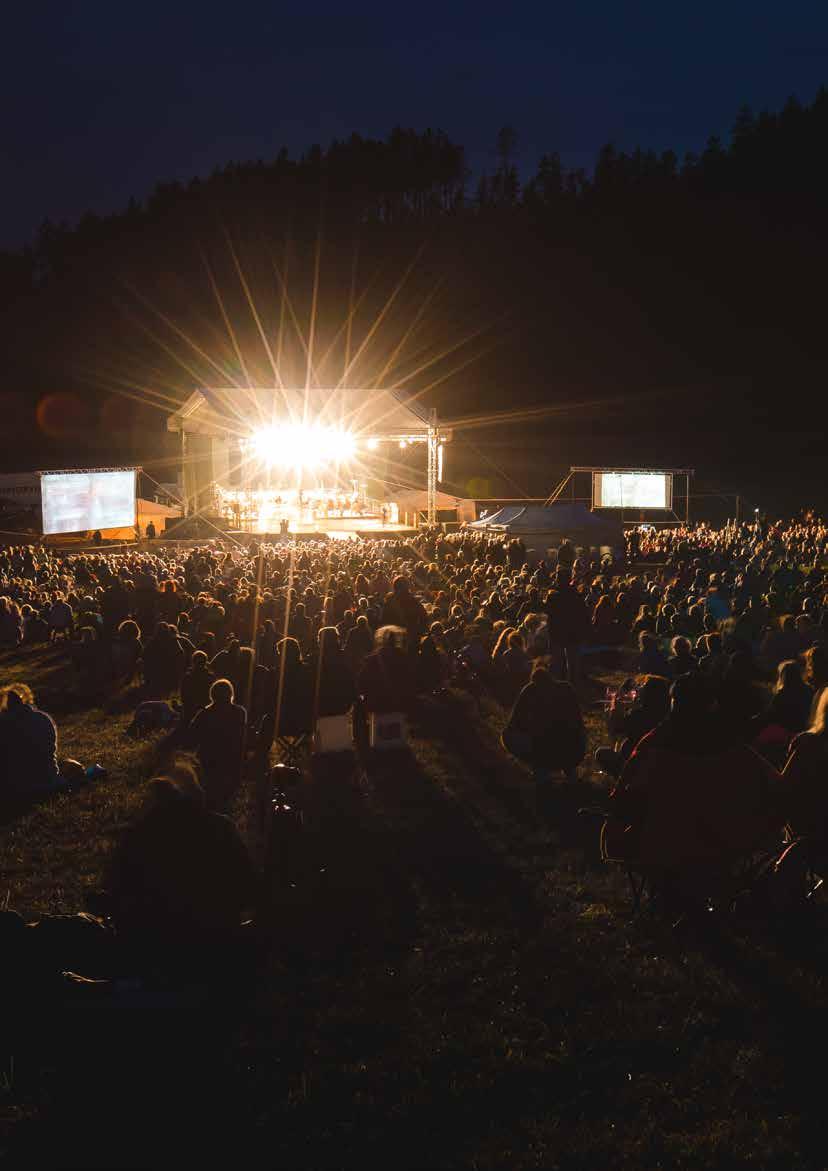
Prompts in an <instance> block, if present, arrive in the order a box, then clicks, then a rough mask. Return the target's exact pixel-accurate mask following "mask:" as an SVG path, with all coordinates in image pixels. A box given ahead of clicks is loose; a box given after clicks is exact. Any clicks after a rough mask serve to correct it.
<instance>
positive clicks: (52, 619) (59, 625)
mask: <svg viewBox="0 0 828 1171" xmlns="http://www.w3.org/2000/svg"><path fill="white" fill-rule="evenodd" d="M74 621H75V620H74V616H73V614H72V607H71V606H70V605H69V603H68V602H67V601H66V598H65V597H64V595H63V593H62V592H60V591H58V592H57V593H56V594H55V600H54V601H53V602H52V605H51V606H50V607H49V641H50V642H54V641H55V639H56V638H57V636H58V635H59V634H62V635H63V636H64V637H66V635H67V634H71V633H72V631H73V629H74Z"/></svg>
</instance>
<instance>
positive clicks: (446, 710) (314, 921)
mask: <svg viewBox="0 0 828 1171" xmlns="http://www.w3.org/2000/svg"><path fill="white" fill-rule="evenodd" d="M21 673H22V674H24V675H25V677H26V679H27V681H28V682H30V684H31V685H32V686H33V687H34V688H35V690H36V693H37V694H38V698H39V700H40V702H42V704H43V706H44V707H46V708H47V709H51V710H52V711H54V712H55V714H56V715H57V716H58V718H59V721H60V726H61V732H62V750H63V751H64V752H66V753H68V754H70V755H73V756H77V757H78V758H79V759H81V760H83V761H84V762H87V761H91V760H97V761H99V762H100V763H101V764H103V765H104V766H105V767H106V768H107V769H108V772H109V775H108V778H107V779H106V780H105V781H104V782H102V783H101V784H100V785H98V786H96V787H95V789H94V790H91V789H90V790H88V791H86V792H82V793H79V794H77V795H75V796H72V797H67V798H62V799H58V800H56V801H55V802H53V803H52V804H50V805H45V806H43V807H41V808H39V809H37V810H35V811H34V812H32V813H30V814H29V815H28V816H27V817H25V818H24V819H22V820H20V821H18V822H16V823H14V824H11V825H8V826H6V827H5V828H4V829H3V830H2V841H0V874H1V875H2V887H0V898H1V899H3V900H4V901H5V900H7V901H8V903H9V905H11V906H13V907H16V908H17V909H19V910H21V911H22V912H24V913H26V914H29V913H31V914H32V915H34V914H38V913H41V912H44V911H51V912H72V911H75V910H78V909H81V908H82V906H83V903H84V898H85V895H86V893H87V892H88V891H89V890H90V889H93V888H94V887H95V886H96V885H97V884H98V883H99V881H100V876H101V873H102V868H103V866H104V864H105V862H106V858H107V855H108V853H109V851H110V850H111V848H112V844H113V841H114V840H115V838H116V836H117V834H118V832H119V830H120V829H121V827H122V826H123V825H124V824H125V823H126V822H127V821H128V820H129V818H130V817H131V816H132V815H133V814H134V812H135V810H136V809H137V807H138V806H139V805H140V802H141V800H142V796H143V792H142V789H143V784H144V782H145V780H146V778H147V777H148V776H149V775H150V773H151V771H152V768H153V767H154V765H155V764H156V763H157V761H158V758H159V755H160V743H159V741H158V740H149V741H144V742H139V743H137V744H136V743H134V742H132V741H130V740H128V739H127V738H126V737H125V736H124V728H125V726H126V724H127V722H128V718H129V716H128V714H127V713H124V712H122V713H120V714H119V713H118V710H117V709H118V707H119V706H123V705H119V703H118V701H117V698H113V700H112V701H111V702H112V706H113V707H114V709H115V710H114V711H112V712H105V711H104V710H102V709H95V710H93V711H84V710H82V709H81V708H80V706H79V705H78V704H77V703H76V702H75V701H74V700H73V699H72V696H71V689H70V687H69V680H68V679H67V677H66V672H65V667H64V666H63V665H62V659H61V658H60V655H59V653H58V654H54V653H52V652H47V653H45V654H38V655H34V656H32V658H31V659H30V661H29V662H27V664H26V667H25V670H24V671H23V672H21V671H20V670H19V669H18V668H14V669H11V668H10V667H9V666H8V665H2V664H0V682H8V681H10V679H11V678H13V677H18V678H19V677H20V676H21ZM607 678H611V676H607V677H606V678H605V677H604V676H603V675H602V673H601V672H597V677H596V680H595V681H594V683H593V685H591V686H590V687H589V688H588V689H587V690H586V691H585V693H584V699H585V701H586V702H589V701H590V698H591V697H597V696H598V695H599V694H601V693H602V691H603V686H604V685H605V683H606V682H607ZM590 712H591V713H597V709H595V708H590ZM504 720H505V715H504V713H503V711H502V709H501V708H500V707H499V705H497V704H496V703H495V702H494V701H493V700H491V699H489V698H487V697H483V698H480V699H476V698H474V697H471V696H469V695H467V694H464V693H455V692H450V693H449V694H448V696H447V697H446V698H445V699H444V700H441V701H437V700H429V701H426V702H425V703H424V704H423V705H422V707H421V709H420V711H419V713H418V714H417V716H416V718H415V721H414V728H413V737H412V750H411V753H410V754H408V755H406V756H404V757H403V758H402V759H399V758H396V759H393V760H391V759H388V758H387V759H382V758H377V759H375V760H372V761H367V762H366V764H365V767H364V768H360V769H358V770H356V771H355V774H354V776H353V777H351V778H350V781H352V782H353V784H352V785H351V784H346V781H345V779H344V778H341V777H330V776H325V775H324V773H322V774H319V773H318V774H317V775H316V776H315V779H314V781H313V782H312V784H311V785H310V786H309V787H308V788H309V792H308V804H309V824H308V829H307V831H306V837H307V847H306V848H307V850H308V852H309V853H310V854H312V855H313V857H314V858H315V860H316V863H317V864H318V865H316V866H315V868H314V873H315V874H316V878H315V880H314V882H313V883H311V884H310V885H309V886H308V887H307V888H306V891H305V892H304V894H303V899H302V901H301V902H300V903H299V905H298V908H297V906H296V904H295V903H294V905H293V906H291V905H290V904H289V902H288V903H287V904H285V906H283V908H282V911H281V912H280V913H281V914H282V915H283V920H279V919H278V917H277V930H276V933H275V938H276V945H275V947H274V950H273V954H272V956H271V958H270V960H269V961H268V964H267V968H266V971H264V972H263V973H262V975H261V977H260V979H259V980H258V981H257V982H256V985H255V987H254V989H253V993H252V996H244V997H243V996H241V995H238V996H235V997H230V998H229V999H230V1001H231V1006H230V1009H229V1011H227V1012H226V1013H224V1014H221V1015H219V1014H218V1013H217V1012H216V1010H215V1009H210V1010H208V1011H204V1010H201V1009H199V1008H198V1007H194V1009H193V1011H192V1012H191V1013H187V1012H183V1011H181V1009H180V1008H178V1009H176V1010H175V1011H172V1012H171V1011H169V1010H167V1009H166V1008H165V1007H164V1006H163V1005H161V1006H157V1007H156V1008H155V1009H153V1010H151V1011H150V1012H149V1013H147V1012H143V1013H141V1014H137V1013H130V1011H128V1010H126V1009H124V1008H121V1009H120V1010H117V1011H114V1012H113V1011H112V1010H110V1009H108V1008H105V1007H103V1006H102V1007H97V1006H96V1007H94V1008H87V1009H86V1010H85V1011H84V1012H83V1014H81V1015H78V1017H77V1018H76V1019H75V1018H73V1019H72V1020H71V1021H70V1022H69V1023H68V1025H67V1023H66V1022H63V1024H64V1026H65V1027H64V1028H62V1029H61V1030H60V1034H61V1041H60V1044H59V1045H57V1044H56V1045H48V1044H46V1045H44V1044H43V1040H42V1036H41V1035H40V1034H42V1032H43V1030H42V1029H38V1028H37V1025H38V1024H39V1023H42V1022H32V1038H33V1041H32V1045H31V1046H27V1044H26V1043H25V1040H24V1041H22V1042H21V1040H20V1039H19V1037H20V1035H21V1030H15V1032H16V1033H17V1034H18V1037H17V1039H16V1040H15V1044H14V1047H13V1049H12V1048H11V1047H10V1046H9V1045H8V1044H7V1045H2V1044H0V1061H2V1062H3V1063H4V1064H3V1065H2V1066H0V1110H2V1119H3V1131H2V1136H3V1144H4V1145H3V1148H2V1149H3V1151H4V1154H5V1159H6V1163H7V1164H8V1165H18V1164H24V1163H25V1161H26V1160H28V1161H29V1162H30V1163H31V1165H56V1164H57V1165H65V1166H88V1165H103V1166H106V1165H109V1166H158V1165H167V1164H170V1165H172V1164H176V1165H181V1164H182V1163H184V1164H187V1163H193V1164H194V1163H196V1162H206V1163H217V1162H219V1161H223V1162H229V1163H231V1164H235V1165H238V1166H273V1167H291V1168H293V1167H305V1168H312V1167H313V1168H319V1167H365V1166H386V1165H388V1166H398V1167H444V1168H451V1167H471V1168H499V1167H504V1166H508V1167H517V1168H522V1167H527V1168H528V1167H538V1168H555V1167H566V1168H577V1167H583V1168H603V1167H659V1166H660V1167H688V1168H690V1167H692V1168H730V1167H734V1166H737V1165H741V1164H748V1165H752V1166H756V1167H779V1168H790V1167H822V1166H824V1165H826V1159H825V1157H824V1156H823V1151H822V1145H821V1144H822V1130H823V1124H822V1114H823V1107H822V1098H823V1092H822V1066H823V1055H824V1053H825V1044H824V1042H825V1036H824V1033H825V1010H826V997H825V990H824V986H823V969H824V961H825V952H824V948H823V943H822V933H823V931H824V925H823V920H822V918H821V916H820V914H819V912H817V913H816V914H815V915H814V919H813V924H812V927H811V928H810V929H809V930H808V931H806V932H804V933H802V932H799V933H779V932H777V934H776V935H773V936H772V935H771V934H770V933H769V932H768V931H762V932H754V933H751V934H748V933H746V932H744V931H737V930H736V929H735V928H734V929H732V930H731V929H725V930H722V929H720V928H718V927H716V926H715V925H714V924H712V923H711V924H710V925H709V926H708V927H705V926H702V927H698V926H694V927H693V928H692V929H691V928H679V929H677V930H676V929H674V928H672V927H671V926H670V925H669V924H665V923H662V922H660V921H658V920H657V919H655V918H652V917H648V916H643V917H640V918H638V919H637V920H633V919H632V918H631V917H630V914H629V901H628V897H627V891H626V886H625V883H624V881H623V878H622V876H619V875H618V874H616V873H614V872H611V871H608V870H607V869H605V868H603V867H602V866H601V865H600V862H599V860H598V858H597V850H596V845H597V841H596V838H597V833H596V827H595V825H594V824H590V823H588V822H585V821H584V820H583V819H582V818H579V817H577V809H578V807H579V806H582V805H584V804H590V803H591V802H593V801H595V800H596V799H600V797H601V796H602V792H603V790H602V786H601V783H600V779H599V778H597V777H593V776H591V775H589V774H588V775H587V777H586V779H585V780H584V781H583V782H582V783H579V784H578V785H575V786H568V785H566V784H564V783H563V782H561V783H552V784H550V785H548V786H546V787H545V788H544V789H542V790H537V789H536V787H535V786H534V784H533V782H532V781H531V779H530V778H529V776H528V774H526V773H525V772H524V771H523V770H521V769H520V768H519V767H518V766H515V765H513V764H512V763H511V762H510V761H509V760H507V759H506V758H505V757H504V755H503V753H502V752H501V751H500V750H499V748H498V745H497V737H498V735H499V732H500V729H501V727H502V724H503V722H504ZM589 724H590V736H591V740H592V742H593V745H594V744H595V743H597V742H599V741H600V739H602V732H603V718H602V717H600V716H599V715H597V714H591V715H590V718H589ZM237 812H238V815H239V818H240V821H241V824H242V825H243V826H245V827H246V826H247V825H248V819H247V812H248V802H247V801H246V800H245V799H244V798H243V799H242V800H241V801H240V804H239V809H238V811H237ZM250 832H251V844H252V845H253V846H254V848H256V847H257V846H258V843H257V842H256V840H255V835H254V834H253V830H252V823H250ZM183 848H186V844H183ZM282 925H283V929H282ZM6 1007H7V1008H8V1007H10V1006H6ZM12 1007H13V1006H12ZM44 1016H45V1018H46V1019H48V1006H45V1007H44ZM26 1035H27V1034H26V1031H25V1029H24V1030H22V1036H23V1037H24V1038H25V1037H26ZM35 1037H37V1041H36V1042H35V1040H34V1038H35ZM12 1059H13V1062H12Z"/></svg>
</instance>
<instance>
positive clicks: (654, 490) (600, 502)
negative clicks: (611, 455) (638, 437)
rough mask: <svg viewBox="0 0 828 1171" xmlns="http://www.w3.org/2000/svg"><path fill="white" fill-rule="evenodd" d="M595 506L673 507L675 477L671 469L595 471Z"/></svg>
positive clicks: (593, 480) (593, 491)
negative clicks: (653, 470) (655, 470)
mask: <svg viewBox="0 0 828 1171" xmlns="http://www.w3.org/2000/svg"><path fill="white" fill-rule="evenodd" d="M592 507H593V508H664V509H669V508H672V507H673V477H672V475H671V474H670V472H611V471H607V472H595V473H594V474H593V477H592Z"/></svg>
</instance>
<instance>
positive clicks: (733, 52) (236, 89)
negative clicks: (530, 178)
mask: <svg viewBox="0 0 828 1171" xmlns="http://www.w3.org/2000/svg"><path fill="white" fill-rule="evenodd" d="M3 40H4V50H5V52H4V59H3V69H2V71H1V72H0V95H1V98H2V110H3V116H2V117H3V132H2V137H1V138H0V157H2V162H3V166H2V172H3V175H4V183H3V201H2V216H0V246H2V247H10V248H16V247H19V246H20V245H21V244H22V243H24V242H25V241H26V240H27V239H29V238H30V237H31V235H32V233H33V232H34V231H35V230H36V228H37V226H38V224H39V223H40V222H41V221H42V220H43V219H44V218H45V217H47V216H49V217H51V218H52V219H55V220H60V219H63V218H66V219H68V220H70V221H72V220H74V219H76V218H77V217H78V216H79V215H80V214H82V213H83V212H84V211H85V210H87V209H91V210H94V211H96V212H99V213H105V212H108V211H114V210H118V209H120V208H122V207H123V206H124V205H125V204H126V202H127V200H128V199H129V197H130V196H132V195H134V196H136V197H137V198H139V199H141V198H143V197H144V196H146V195H147V193H148V192H149V191H150V190H151V189H152V187H153V186H154V185H155V183H156V182H158V181H159V180H170V179H180V180H186V179H189V178H191V177H192V176H193V175H196V174H199V175H205V174H207V173H209V171H210V170H211V169H212V168H213V167H215V166H217V165H221V164H224V163H226V162H228V161H229V160H236V161H239V160H245V159H251V158H269V157H272V156H273V155H274V154H275V153H276V152H277V150H278V149H279V148H280V146H282V145H283V144H284V145H286V146H287V147H288V149H289V150H290V151H291V153H298V152H301V151H302V150H303V149H305V148H306V147H307V146H309V145H310V144H312V143H314V142H318V143H320V144H321V145H326V144H327V143H328V142H329V141H330V140H331V139H332V138H333V137H336V136H344V135H347V134H348V133H350V132H351V131H352V130H357V131H359V132H361V133H362V134H365V135H371V136H377V137H384V136H385V135H386V134H387V132H388V131H389V130H390V129H391V127H392V126H393V125H394V124H401V125H406V126H411V127H413V128H415V129H418V130H421V129H424V128H426V127H427V126H435V127H440V128H442V129H444V130H445V131H446V132H447V133H448V134H449V135H450V136H451V137H452V138H453V139H455V140H456V141H459V142H461V143H463V144H464V145H465V146H466V147H467V150H468V159H469V163H470V165H471V167H472V168H473V169H474V170H475V171H479V170H482V169H485V168H492V167H493V166H494V163H495V158H494V149H493V148H494V141H495V136H496V133H497V130H498V128H499V127H500V126H502V125H504V124H511V125H513V126H514V127H516V129H517V130H518V133H519V151H518V163H519V166H520V168H521V170H522V171H523V172H524V173H527V172H530V171H531V170H532V169H533V168H534V166H535V164H536V162H537V159H538V157H539V155H540V154H541V153H542V152H543V151H546V150H558V151H559V152H560V153H561V155H562V156H563V159H564V161H565V162H566V163H568V164H570V165H578V166H589V165H591V163H592V161H593V159H594V155H595V152H596V150H597V148H598V147H599V146H600V145H601V144H602V143H603V142H605V141H607V140H610V139H611V140H614V141H615V142H616V144H617V145H618V146H619V147H632V146H635V145H637V144H640V145H642V146H646V147H654V148H657V149H662V148H667V147H670V148H673V149H676V150H677V151H679V152H680V153H683V152H684V151H686V150H697V149H699V148H700V147H701V146H703V144H704V141H705V139H706V138H707V136H708V135H709V134H716V133H718V134H720V135H723V136H726V135H727V133H728V131H729V129H730V127H731V125H732V123H733V119H734V117H735V114H736V111H737V109H738V107H739V106H740V105H741V104H742V103H747V104H749V105H750V106H751V107H752V108H753V109H754V110H759V109H761V108H763V107H771V108H778V107H779V106H781V104H782V103H783V102H784V101H785V99H786V98H787V97H788V96H789V95H790V94H792V93H793V94H796V96H797V97H799V98H800V100H802V101H810V100H811V99H812V98H813V96H814V93H815V91H816V89H817V88H818V86H819V85H820V83H822V82H824V81H826V80H828V6H826V5H824V4H818V3H801V2H800V3H797V2H792V3H788V4H785V5H781V4H778V3H774V4H772V3H755V2H754V3H746V2H745V3H742V2H739V3H734V2H732V0H731V2H729V3H724V4H723V3H717V4H710V3H701V4H698V3H697V4H692V5H684V6H681V7H679V6H677V5H672V4H663V3H652V4H635V3H630V2H624V3H621V2H618V0H616V2H615V3H596V2H593V3H588V4H581V5H573V4H566V5H562V4H541V3H536V4H528V3H518V4H498V5H491V4H482V3H474V4H472V3H456V2H455V3H442V4H428V3H418V4H412V5H402V4H396V5H395V4H388V3H383V4H373V3H371V4H364V3H363V4H357V5H353V6H350V5H343V4H341V3H339V4H328V3H316V4H307V5H297V6H286V5H282V4H278V3H275V2H272V3H244V2H242V3H236V4H223V5H221V6H217V5H211V4H198V5H196V4H181V3H174V2H173V3H169V4H163V5H162V4H155V3H145V4H140V5H120V4H118V5H112V4H103V3H98V2H97V0H87V2H83V3H61V4H56V3H46V4H37V5H16V6H15V10H14V11H12V10H11V9H6V10H5V11H4V21H3Z"/></svg>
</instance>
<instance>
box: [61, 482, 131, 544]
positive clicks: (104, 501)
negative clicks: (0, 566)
mask: <svg viewBox="0 0 828 1171" xmlns="http://www.w3.org/2000/svg"><path fill="white" fill-rule="evenodd" d="M40 501H41V507H42V509H43V534H44V536H49V535H53V534H55V533H80V532H85V531H86V530H89V531H93V532H94V531H95V530H96V529H119V528H127V527H129V526H134V524H135V468H129V469H128V470H126V471H120V472H55V473H51V474H50V473H49V472H44V473H43V475H42V476H41V477H40Z"/></svg>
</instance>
